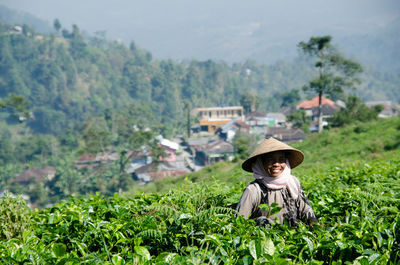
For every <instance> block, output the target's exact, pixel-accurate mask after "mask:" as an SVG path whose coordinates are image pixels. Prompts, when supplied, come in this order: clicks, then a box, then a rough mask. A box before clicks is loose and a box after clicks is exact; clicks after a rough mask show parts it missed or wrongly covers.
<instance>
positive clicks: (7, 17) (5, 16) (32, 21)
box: [0, 5, 53, 33]
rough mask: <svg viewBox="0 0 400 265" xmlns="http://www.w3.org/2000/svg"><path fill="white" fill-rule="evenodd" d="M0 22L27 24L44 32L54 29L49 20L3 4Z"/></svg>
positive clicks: (0, 10) (0, 6)
mask: <svg viewBox="0 0 400 265" xmlns="http://www.w3.org/2000/svg"><path fill="white" fill-rule="evenodd" d="M0 22H4V23H11V24H20V25H23V24H27V25H29V26H30V27H32V28H34V29H35V30H37V31H39V32H42V33H49V32H51V31H53V29H52V26H51V25H50V24H49V23H48V22H46V21H44V20H42V19H40V18H37V17H35V16H33V15H31V14H29V13H26V12H20V11H15V10H13V9H10V8H8V7H6V6H3V5H0Z"/></svg>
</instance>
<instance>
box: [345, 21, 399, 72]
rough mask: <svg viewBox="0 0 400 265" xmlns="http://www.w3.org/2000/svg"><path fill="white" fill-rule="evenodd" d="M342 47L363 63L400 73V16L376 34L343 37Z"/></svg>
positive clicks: (381, 69) (385, 70) (378, 68)
mask: <svg viewBox="0 0 400 265" xmlns="http://www.w3.org/2000/svg"><path fill="white" fill-rule="evenodd" d="M338 43H339V45H340V47H341V48H342V49H343V50H344V51H345V52H346V53H347V54H349V55H351V56H353V57H354V58H358V59H359V60H360V61H361V62H362V63H364V64H367V65H371V66H374V67H376V69H377V70H380V71H384V72H397V73H400V49H399V47H400V17H398V18H397V19H396V20H394V21H393V22H392V23H391V24H389V25H388V26H387V27H384V28H382V29H381V30H379V31H377V32H376V33H375V34H370V35H367V34H365V35H358V36H349V37H343V38H341V39H339V40H338Z"/></svg>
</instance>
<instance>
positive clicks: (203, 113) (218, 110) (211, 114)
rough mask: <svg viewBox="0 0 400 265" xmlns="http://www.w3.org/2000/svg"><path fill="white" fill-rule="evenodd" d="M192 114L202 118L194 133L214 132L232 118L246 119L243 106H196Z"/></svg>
mask: <svg viewBox="0 0 400 265" xmlns="http://www.w3.org/2000/svg"><path fill="white" fill-rule="evenodd" d="M192 115H193V116H198V117H199V119H200V121H199V126H198V127H194V128H193V129H194V130H192V132H193V133H195V132H198V133H208V134H214V133H215V132H216V131H217V130H218V129H219V128H220V127H222V126H223V125H225V124H227V123H229V122H230V121H232V120H242V121H243V120H244V115H243V107H242V106H233V107H212V108H195V109H193V110H192Z"/></svg>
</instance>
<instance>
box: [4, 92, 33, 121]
mask: <svg viewBox="0 0 400 265" xmlns="http://www.w3.org/2000/svg"><path fill="white" fill-rule="evenodd" d="M28 106H29V102H28V101H27V100H26V99H25V98H24V97H23V96H19V95H15V94H12V95H11V96H10V97H8V98H6V99H4V100H0V109H9V111H10V112H13V111H17V113H18V114H19V115H21V114H22V115H23V116H20V117H19V118H20V120H21V121H22V120H24V119H26V118H27V117H28V116H29V111H28V109H27V108H28ZM12 110H13V111H12Z"/></svg>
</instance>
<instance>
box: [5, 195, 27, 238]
mask: <svg viewBox="0 0 400 265" xmlns="http://www.w3.org/2000/svg"><path fill="white" fill-rule="evenodd" d="M30 213H31V210H30V209H29V207H28V206H27V205H26V203H25V201H24V200H23V199H22V198H21V197H16V198H15V197H12V196H11V195H10V194H9V193H7V192H6V193H5V195H4V197H1V198H0V240H10V239H21V238H22V235H23V233H24V232H25V231H26V230H29V229H30V226H31V225H32V223H31V216H30Z"/></svg>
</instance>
